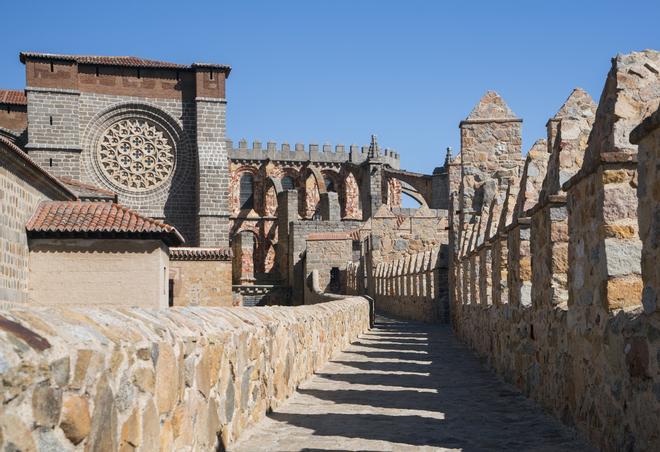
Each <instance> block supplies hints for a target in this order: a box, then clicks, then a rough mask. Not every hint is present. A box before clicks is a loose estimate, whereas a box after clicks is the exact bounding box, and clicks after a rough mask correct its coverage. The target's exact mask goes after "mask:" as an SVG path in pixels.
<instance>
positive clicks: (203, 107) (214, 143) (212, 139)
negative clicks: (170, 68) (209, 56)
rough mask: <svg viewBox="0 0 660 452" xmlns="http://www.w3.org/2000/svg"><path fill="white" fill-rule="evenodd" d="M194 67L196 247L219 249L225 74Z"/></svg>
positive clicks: (225, 232) (224, 208) (223, 228)
mask: <svg viewBox="0 0 660 452" xmlns="http://www.w3.org/2000/svg"><path fill="white" fill-rule="evenodd" d="M194 67H195V70H196V96H197V97H196V98H195V105H196V117H197V154H198V159H199V165H198V166H199V179H198V184H199V186H198V189H199V211H198V223H199V245H200V246H206V247H223V246H227V244H228V243H229V159H228V154H227V148H226V143H225V138H226V137H225V134H226V119H225V118H226V110H227V101H226V99H225V79H226V76H227V75H228V73H229V71H228V69H226V68H224V67H216V66H213V65H194Z"/></svg>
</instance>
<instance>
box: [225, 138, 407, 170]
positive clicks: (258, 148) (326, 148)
mask: <svg viewBox="0 0 660 452" xmlns="http://www.w3.org/2000/svg"><path fill="white" fill-rule="evenodd" d="M227 149H228V153H229V158H230V159H232V160H275V161H289V162H315V163H345V162H351V163H355V164H360V163H362V162H364V161H365V160H366V159H367V156H368V153H369V146H358V145H356V144H351V145H350V146H345V145H343V144H337V145H335V146H334V149H333V146H332V145H331V144H323V145H319V144H308V145H307V147H305V145H304V144H303V143H296V144H295V145H293V146H292V145H290V144H288V143H282V144H280V145H279V146H278V145H277V143H275V142H273V141H268V142H266V147H265V148H264V147H263V144H262V142H261V141H253V142H252V147H248V142H247V141H246V140H240V141H239V142H238V147H234V143H233V141H231V140H227ZM380 160H381V162H382V163H386V164H388V165H390V166H391V167H393V168H397V169H398V168H399V167H400V155H399V154H398V153H397V152H395V151H394V150H392V149H384V150H383V151H381V152H380Z"/></svg>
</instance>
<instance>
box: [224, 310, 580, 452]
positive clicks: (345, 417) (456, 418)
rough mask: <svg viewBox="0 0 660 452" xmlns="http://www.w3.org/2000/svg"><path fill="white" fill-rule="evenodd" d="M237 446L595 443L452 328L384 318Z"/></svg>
mask: <svg viewBox="0 0 660 452" xmlns="http://www.w3.org/2000/svg"><path fill="white" fill-rule="evenodd" d="M231 450H233V451H236V452H241V451H245V452H257V451H302V450H307V451H309V450H372V451H374V450H378V451H402V450H403V451H405V450H422V451H423V450H447V451H448V450H469V451H486V450H491V451H492V450H525V451H578V450H579V451H589V450H593V449H592V448H591V446H590V445H589V444H587V443H586V442H584V441H583V440H582V439H581V438H579V437H578V436H577V434H576V433H575V432H574V431H572V430H570V429H569V428H567V427H566V426H564V425H563V424H561V423H560V422H559V421H557V420H556V419H554V418H553V417H551V416H549V415H547V414H545V413H544V412H543V411H542V410H541V408H540V407H539V406H537V405H536V404H534V403H533V402H531V401H530V400H528V399H526V398H525V397H524V396H523V395H522V394H521V393H519V392H518V391H517V390H515V389H514V388H513V387H511V386H508V385H506V384H504V383H503V382H501V381H500V380H498V379H497V378H496V377H495V375H494V374H492V373H491V372H490V371H488V370H486V369H485V368H484V367H483V366H482V365H481V363H480V362H479V360H478V359H477V358H476V357H475V356H474V355H472V354H471V353H470V352H469V351H468V349H467V348H466V347H465V346H463V345H462V344H460V343H459V342H458V340H457V339H455V338H454V336H453V335H452V333H451V330H450V329H449V327H448V326H446V325H428V324H420V323H415V322H409V321H395V320H392V319H388V318H384V317H379V318H378V322H377V325H376V328H374V329H372V330H371V331H370V332H369V333H367V334H364V335H362V336H361V337H360V339H359V340H358V341H356V342H354V343H353V344H352V345H351V346H350V347H348V348H347V349H346V351H345V352H343V353H341V354H339V355H338V356H337V357H336V358H335V359H334V360H332V361H331V362H330V363H329V364H327V365H326V366H325V367H323V368H322V370H321V371H319V372H317V374H316V376H314V377H313V378H311V379H310V380H308V381H306V382H305V383H303V384H302V385H300V387H299V389H298V391H297V392H296V393H295V394H294V395H293V396H292V397H291V398H290V399H289V400H288V401H287V402H286V403H284V404H283V405H282V406H280V407H279V408H277V409H276V410H275V411H274V412H273V413H271V414H270V415H268V417H267V418H265V419H264V420H262V421H261V422H259V423H258V424H256V425H255V426H254V427H252V428H250V429H249V430H247V431H246V432H245V433H244V434H243V435H242V437H241V439H240V440H239V442H238V443H236V444H235V445H234V446H233V448H232V449H231Z"/></svg>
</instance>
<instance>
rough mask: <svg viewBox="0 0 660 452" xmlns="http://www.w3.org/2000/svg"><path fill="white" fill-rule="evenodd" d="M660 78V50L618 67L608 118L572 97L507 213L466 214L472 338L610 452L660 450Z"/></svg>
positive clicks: (460, 235) (457, 291)
mask: <svg viewBox="0 0 660 452" xmlns="http://www.w3.org/2000/svg"><path fill="white" fill-rule="evenodd" d="M658 68H660V53H658V52H655V51H644V52H637V53H632V54H630V55H619V56H617V57H616V58H615V59H613V61H612V69H611V71H610V73H609V75H608V77H607V80H606V84H605V88H604V90H603V94H602V96H601V99H600V103H599V105H598V108H597V109H595V105H594V104H593V102H591V100H590V99H589V98H588V95H586V93H584V92H583V91H581V90H576V91H574V92H573V93H572V94H571V96H570V97H569V98H568V100H567V101H566V103H565V104H564V106H562V108H561V109H560V110H559V112H558V113H557V115H555V116H554V117H553V118H551V120H550V121H549V122H548V140H547V147H546V149H547V151H544V150H543V149H541V148H542V147H545V145H544V146H541V145H540V142H537V145H535V149H532V151H530V153H529V154H528V156H527V159H526V161H525V165H524V167H523V171H522V174H521V175H520V178H517V177H514V178H512V179H510V180H509V184H508V187H507V188H506V190H505V191H504V193H505V195H504V197H503V198H502V203H503V204H502V207H501V208H500V209H499V212H497V211H496V209H481V210H480V211H479V212H462V213H461V214H460V215H461V216H462V218H463V220H464V221H457V220H456V217H458V215H457V214H456V213H455V212H452V215H454V218H452V220H451V226H452V228H453V230H452V234H451V235H450V236H453V237H456V240H457V242H456V246H452V247H451V249H452V257H451V259H450V263H451V278H450V279H451V280H452V281H453V282H454V284H453V285H452V287H451V293H452V306H451V315H452V321H453V326H454V329H455V330H456V332H457V334H458V336H459V337H460V338H461V339H463V340H464V341H465V342H467V343H468V344H469V345H470V346H471V347H472V348H474V349H475V350H476V351H477V352H478V353H479V354H480V355H482V356H483V357H484V358H485V359H486V360H487V362H488V363H490V364H491V365H492V366H493V367H494V368H495V369H496V370H497V372H498V373H499V374H500V375H502V376H503V377H504V378H505V379H506V380H508V381H510V382H512V383H514V384H515V385H517V386H518V387H519V388H520V389H521V390H522V391H523V392H524V393H525V394H526V395H528V396H529V397H531V398H533V399H535V400H537V401H538V402H539V403H541V404H542V405H543V406H545V407H546V408H547V409H548V410H550V411H552V412H553V413H554V414H555V415H556V416H557V417H558V418H559V419H561V420H562V421H563V422H565V423H567V424H571V425H575V426H577V427H578V428H579V429H581V430H582V431H583V432H584V433H585V434H586V435H587V436H588V437H589V438H590V439H591V441H592V442H593V443H594V444H595V445H596V446H598V447H599V448H601V449H603V450H608V451H618V450H639V451H643V450H657V449H659V448H660V424H658V419H660V390H659V389H660V353H658V350H660V317H659V312H658V310H657V291H656V288H657V287H658V286H657V284H658V283H657V281H658V279H657V275H658V273H657V261H658V257H659V256H658V247H657V246H656V243H655V242H656V241H657V240H656V238H657V231H656V230H655V229H654V227H655V226H654V225H655V223H657V221H655V220H654V219H657V218H656V217H657V216H658V215H657V209H656V207H657V205H658V204H657V199H656V198H657V196H656V195H657V193H656V192H657V191H658V190H656V187H657V185H658V180H657V173H656V169H655V159H654V157H653V156H654V155H656V154H657V153H658V149H660V147H658V142H657V132H656V131H655V130H656V128H655V126H654V125H653V124H654V119H653V118H655V117H657V114H656V115H653V116H652V114H653V113H654V112H656V111H657V109H658V104H659V103H660V75H659V74H660V71H659V70H658ZM647 116H651V118H649V119H648V120H647V121H645V122H644V123H643V124H642V125H641V126H639V127H638V132H637V133H636V136H633V141H635V142H640V150H639V163H638V152H637V148H636V146H634V145H633V144H631V143H629V142H628V137H629V136H630V133H631V131H632V130H633V128H635V127H636V126H638V125H639V124H640V123H641V122H642V121H643V120H644V118H645V117H647ZM471 145H474V143H472V144H471ZM493 152H496V151H495V150H493ZM544 154H545V155H544ZM546 162H547V163H546ZM504 169H506V168H504ZM470 184H473V181H470ZM499 185H500V187H499V188H498V189H497V191H498V192H500V193H501V192H502V189H503V187H502V184H499ZM513 185H517V187H514V186H513ZM465 188H470V189H472V188H475V193H478V192H479V190H482V191H483V192H485V191H488V190H490V189H488V190H483V189H484V188H485V187H483V186H479V185H477V186H476V187H472V185H470V187H465ZM637 197H639V202H638V200H637ZM512 201H513V208H512V207H511V205H512ZM491 216H494V218H490V217H491ZM484 223H487V224H488V223H490V224H497V225H498V226H497V227H496V228H494V229H492V228H491V229H489V228H486V230H485V231H484V232H481V231H482V230H483V229H482V227H481V226H480V225H482V224H484ZM480 242H481V243H480ZM486 249H490V250H491V259H490V260H489V259H487V258H484V256H485V254H486V253H485V252H484V250H486ZM489 292H490V293H491V296H488V293H489Z"/></svg>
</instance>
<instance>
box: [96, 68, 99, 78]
mask: <svg viewBox="0 0 660 452" xmlns="http://www.w3.org/2000/svg"><path fill="white" fill-rule="evenodd" d="M96 76H97V77H98V76H99V67H98V66H96Z"/></svg>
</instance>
